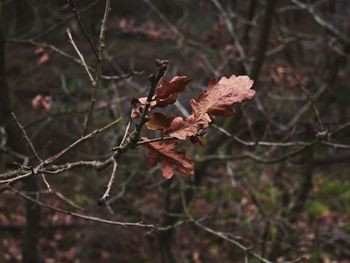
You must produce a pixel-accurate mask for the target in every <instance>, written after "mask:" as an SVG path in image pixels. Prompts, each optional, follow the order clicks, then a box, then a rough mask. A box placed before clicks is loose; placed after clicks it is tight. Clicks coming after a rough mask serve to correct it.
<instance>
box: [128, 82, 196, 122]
mask: <svg viewBox="0 0 350 263" xmlns="http://www.w3.org/2000/svg"><path fill="white" fill-rule="evenodd" d="M189 82H190V79H189V78H188V77H186V76H175V77H174V78H173V79H172V80H170V81H168V80H163V81H162V82H161V83H160V84H159V87H158V88H157V90H156V94H155V95H154V96H153V98H152V100H151V102H150V110H151V109H153V108H155V107H159V108H164V107H165V106H168V105H170V104H173V103H175V102H176V100H177V96H178V95H179V93H180V92H183V91H184V90H185V89H186V87H187V84H188V83H189ZM146 102H147V97H141V98H132V99H131V100H130V104H131V105H132V106H133V108H134V109H137V111H138V112H142V110H140V107H141V106H144V105H145V104H146ZM132 116H133V118H138V117H139V115H138V114H134V113H132Z"/></svg>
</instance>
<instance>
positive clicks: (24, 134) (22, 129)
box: [12, 112, 43, 162]
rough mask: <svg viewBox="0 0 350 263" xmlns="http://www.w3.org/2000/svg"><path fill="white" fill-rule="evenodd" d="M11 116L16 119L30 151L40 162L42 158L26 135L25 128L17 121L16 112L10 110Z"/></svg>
mask: <svg viewBox="0 0 350 263" xmlns="http://www.w3.org/2000/svg"><path fill="white" fill-rule="evenodd" d="M12 117H13V119H14V120H15V121H16V123H17V125H18V127H19V128H20V129H21V131H22V134H23V137H24V139H25V140H26V141H27V143H28V144H29V146H30V149H31V150H32V152H33V153H34V155H35V157H36V158H37V159H38V160H39V161H40V162H42V161H43V160H42V159H41V158H40V156H39V154H38V152H37V151H36V150H35V148H34V145H33V143H32V142H31V140H30V139H29V137H28V135H27V132H26V131H25V129H24V128H23V126H22V124H21V123H20V122H19V121H18V119H17V117H16V114H14V113H13V112H12Z"/></svg>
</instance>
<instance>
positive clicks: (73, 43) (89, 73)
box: [66, 28, 94, 83]
mask: <svg viewBox="0 0 350 263" xmlns="http://www.w3.org/2000/svg"><path fill="white" fill-rule="evenodd" d="M66 32H67V35H68V38H69V42H70V43H71V44H72V46H73V48H74V50H75V52H77V54H78V56H79V58H80V61H81V65H82V66H83V67H84V69H85V71H86V73H87V74H88V76H89V80H90V81H91V83H94V78H93V77H92V75H91V72H90V70H89V67H88V65H87V64H86V62H85V59H84V56H83V55H82V54H81V53H80V51H79V49H78V47H77V45H76V44H75V42H74V40H73V37H72V34H71V32H70V30H69V28H67V30H66Z"/></svg>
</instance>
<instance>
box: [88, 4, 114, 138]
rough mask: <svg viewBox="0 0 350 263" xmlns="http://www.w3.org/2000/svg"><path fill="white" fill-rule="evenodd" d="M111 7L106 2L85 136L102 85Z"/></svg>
mask: <svg viewBox="0 0 350 263" xmlns="http://www.w3.org/2000/svg"><path fill="white" fill-rule="evenodd" d="M110 6H111V1H110V0H106V5H105V11H104V15H103V19H102V23H101V30H100V36H99V40H98V57H97V65H96V71H95V79H94V80H93V81H92V91H91V102H90V108H89V112H88V114H87V116H86V119H85V123H84V128H83V135H85V134H86V133H87V131H88V128H89V125H90V122H91V121H92V114H93V112H94V109H95V103H96V93H97V89H98V86H99V83H100V79H101V72H102V62H103V51H104V48H105V46H106V43H105V31H106V29H107V22H108V16H109V11H110V9H111V8H110Z"/></svg>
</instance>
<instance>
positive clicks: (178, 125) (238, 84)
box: [165, 75, 255, 140]
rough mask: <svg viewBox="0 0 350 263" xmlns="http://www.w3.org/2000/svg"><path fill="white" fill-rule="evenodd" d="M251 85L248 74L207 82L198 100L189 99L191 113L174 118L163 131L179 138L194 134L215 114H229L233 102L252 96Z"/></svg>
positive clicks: (208, 122) (210, 120)
mask: <svg viewBox="0 0 350 263" xmlns="http://www.w3.org/2000/svg"><path fill="white" fill-rule="evenodd" d="M252 86H253V81H252V80H251V79H250V78H249V77H248V76H238V77H237V76H235V75H232V76H231V77H230V78H229V79H228V78H225V77H223V78H221V79H220V81H219V82H215V81H211V82H209V84H208V90H207V91H206V92H203V93H202V94H201V95H200V96H199V98H198V100H194V99H192V100H191V108H192V114H191V115H190V116H189V117H188V118H186V119H183V118H181V117H177V118H175V119H174V120H173V121H172V123H171V124H170V128H169V129H168V130H166V131H165V133H166V134H169V135H170V136H173V137H176V138H178V139H180V140H184V139H186V138H187V137H190V136H196V135H197V133H198V132H199V131H201V130H202V129H206V128H207V127H208V126H209V124H210V123H211V122H213V121H214V116H215V115H220V116H228V115H231V114H232V113H233V109H232V108H231V106H232V105H233V104H235V103H240V102H242V101H243V100H248V99H251V98H253V97H254V95H255V91H254V90H252V89H251V87H252Z"/></svg>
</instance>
